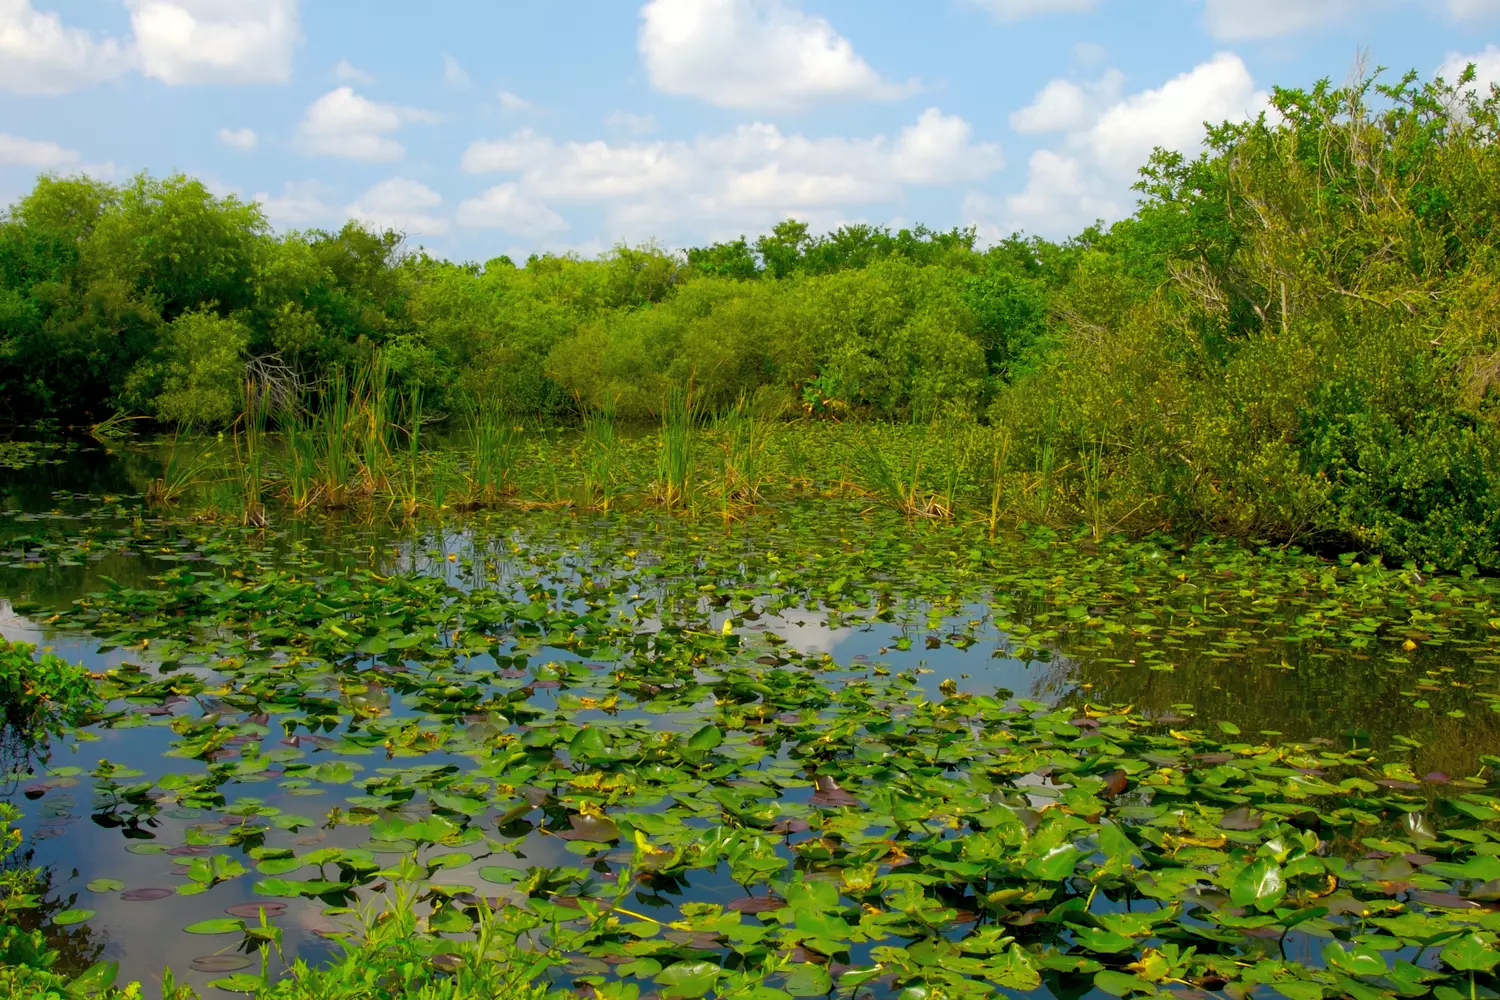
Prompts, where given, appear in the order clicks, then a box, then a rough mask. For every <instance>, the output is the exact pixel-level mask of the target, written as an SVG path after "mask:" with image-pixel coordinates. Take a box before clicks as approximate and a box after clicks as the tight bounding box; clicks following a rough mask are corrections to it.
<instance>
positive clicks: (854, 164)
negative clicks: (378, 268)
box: [460, 108, 1004, 237]
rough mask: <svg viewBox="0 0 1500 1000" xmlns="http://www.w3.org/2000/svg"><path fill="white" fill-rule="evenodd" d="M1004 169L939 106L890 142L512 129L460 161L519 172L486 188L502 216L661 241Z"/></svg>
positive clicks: (989, 147)
mask: <svg viewBox="0 0 1500 1000" xmlns="http://www.w3.org/2000/svg"><path fill="white" fill-rule="evenodd" d="M1003 165H1004V161H1003V157H1002V156H1001V151H1000V148H999V147H998V146H997V145H995V144H994V143H990V142H979V141H976V140H975V137H974V134H973V128H972V126H970V125H969V123H968V122H966V121H965V120H964V119H962V118H960V117H958V116H956V115H946V114H944V113H942V112H941V111H939V110H938V109H936V108H929V109H927V110H926V111H924V112H923V113H922V114H921V115H920V116H919V117H918V118H917V120H916V121H915V122H913V123H912V124H910V125H908V126H906V127H905V128H903V129H901V130H900V131H899V132H898V133H896V134H895V135H893V136H892V135H877V136H873V137H870V138H846V137H829V138H808V137H806V136H802V135H797V134H788V133H785V132H783V131H782V130H781V129H780V128H778V127H777V126H775V125H771V124H766V123H763V122H757V123H753V124H747V125H742V126H740V127H738V128H736V129H734V130H732V131H730V132H726V133H722V134H717V135H705V136H699V137H698V138H696V139H694V140H691V141H685V140H675V141H666V140H656V141H645V140H639V139H637V140H631V141H621V142H608V141H604V140H595V141H591V142H556V141H554V140H552V139H551V138H549V137H546V136H542V135H539V134H537V133H536V132H535V131H533V130H531V129H521V130H519V131H517V132H515V133H513V134H512V135H510V136H509V137H508V138H505V139H497V140H484V141H480V142H476V143H474V144H472V145H471V146H470V147H469V148H468V150H467V151H465V153H464V155H463V158H462V161H461V166H462V168H463V169H464V170H465V171H467V172H469V173H476V174H478V173H509V174H514V175H516V179H515V180H514V181H513V182H512V187H509V188H502V189H492V190H499V191H500V193H498V194H496V195H495V198H496V199H497V200H498V203H499V205H500V207H501V208H502V209H504V210H505V211H507V212H509V211H515V210H516V206H517V205H520V204H522V202H521V201H519V199H522V198H530V199H535V201H537V202H539V203H541V204H543V205H545V204H546V203H548V202H552V203H594V204H599V205H602V206H603V207H604V208H605V210H606V216H607V220H608V222H609V224H610V225H611V226H612V227H614V229H615V230H616V232H621V233H622V234H624V233H628V234H629V235H632V236H635V237H651V236H663V235H666V234H665V233H664V231H663V230H664V228H669V227H671V226H673V225H676V224H680V223H683V222H686V221H691V222H692V223H693V224H694V225H695V227H700V228H701V226H702V225H704V224H708V225H715V224H722V225H724V226H731V225H744V226H754V225H765V224H768V223H770V222H774V221H776V220H778V219H781V218H785V217H786V216H788V215H796V216H798V217H800V218H810V219H811V218H818V217H820V213H821V214H823V215H826V214H827V213H829V212H831V211H834V210H837V209H840V208H841V207H843V206H852V205H867V204H875V203H882V202H891V201H895V200H899V199H900V198H901V197H902V196H903V194H904V192H905V190H906V189H907V188H908V187H914V186H937V185H946V184H952V183H959V182H971V181H977V180H982V179H984V178H986V177H988V176H990V175H991V174H993V173H994V172H995V171H997V170H999V169H1001V168H1002V167H1003ZM471 207H473V208H476V209H477V207H478V206H477V205H474V206H471ZM460 214H461V215H462V214H463V212H462V210H461V212H460ZM517 231H519V230H517Z"/></svg>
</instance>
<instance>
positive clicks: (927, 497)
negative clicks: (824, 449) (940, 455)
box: [851, 425, 953, 518]
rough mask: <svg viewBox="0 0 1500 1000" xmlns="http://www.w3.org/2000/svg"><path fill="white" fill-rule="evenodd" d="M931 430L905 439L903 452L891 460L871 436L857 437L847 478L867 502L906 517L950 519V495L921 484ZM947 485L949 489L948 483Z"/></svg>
mask: <svg viewBox="0 0 1500 1000" xmlns="http://www.w3.org/2000/svg"><path fill="white" fill-rule="evenodd" d="M935 426H936V425H929V426H928V427H927V428H925V429H924V430H923V431H922V432H921V433H918V434H911V435H909V440H908V441H907V442H906V443H905V447H904V449H901V451H898V452H897V454H896V455H895V456H894V457H893V456H892V455H891V454H888V448H886V447H882V446H881V443H880V441H879V440H878V439H877V436H876V434H875V433H873V432H867V433H864V434H861V435H860V437H859V439H858V440H857V441H856V442H855V445H854V451H853V456H852V457H853V466H852V469H851V473H852V476H851V478H852V480H853V482H854V484H855V485H856V486H857V487H858V488H859V489H860V490H861V491H863V493H864V494H865V495H866V496H867V497H869V498H870V499H872V500H874V501H875V502H877V503H880V504H883V505H885V506H887V507H892V508H894V509H896V510H898V511H900V512H901V513H903V514H905V515H906V516H907V517H922V518H946V517H952V516H953V503H952V496H951V493H950V494H948V495H946V496H945V495H944V494H942V493H940V492H937V491H935V490H933V489H931V488H930V487H928V486H926V485H924V480H923V472H924V467H925V464H926V461H927V453H928V450H929V449H930V448H932V447H933V445H934V442H933V438H934V436H935V435H934V427H935ZM872 430H873V429H872ZM937 436H938V437H940V436H941V435H940V434H938V435H937ZM896 448H900V445H899V444H898V445H897V446H896ZM889 450H896V449H895V448H893V449H889ZM902 451H904V454H903V453H901V452H902ZM949 485H950V487H951V481H950V483H949Z"/></svg>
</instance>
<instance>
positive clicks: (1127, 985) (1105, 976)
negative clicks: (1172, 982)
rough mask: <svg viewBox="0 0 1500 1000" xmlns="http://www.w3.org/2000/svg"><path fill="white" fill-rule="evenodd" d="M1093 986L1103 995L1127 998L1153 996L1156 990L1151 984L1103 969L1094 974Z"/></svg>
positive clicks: (1134, 977)
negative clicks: (1137, 994)
mask: <svg viewBox="0 0 1500 1000" xmlns="http://www.w3.org/2000/svg"><path fill="white" fill-rule="evenodd" d="M1094 985H1095V986H1097V987H1099V989H1101V990H1103V991H1104V992H1105V993H1108V994H1109V995H1110V996H1115V997H1128V996H1130V995H1132V994H1134V993H1145V994H1148V995H1150V996H1155V995H1156V993H1157V989H1156V987H1155V986H1153V985H1152V984H1151V983H1148V982H1146V981H1145V980H1144V979H1140V978H1138V977H1136V976H1128V975H1126V974H1125V973H1123V972H1114V971H1111V970H1110V969H1105V970H1104V971H1102V972H1096V973H1094Z"/></svg>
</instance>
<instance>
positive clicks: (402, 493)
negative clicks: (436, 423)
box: [394, 389, 422, 517]
mask: <svg viewBox="0 0 1500 1000" xmlns="http://www.w3.org/2000/svg"><path fill="white" fill-rule="evenodd" d="M405 409H406V467H405V468H404V469H402V470H401V475H400V476H398V477H397V478H396V482H398V483H399V484H400V485H399V487H395V488H394V489H395V491H396V496H395V500H396V503H397V506H398V507H399V509H400V510H401V514H402V516H403V517H412V516H413V515H415V514H416V512H417V510H418V508H419V507H420V506H421V482H420V477H421V469H422V393H421V392H420V391H419V390H416V389H413V390H412V391H411V392H410V393H408V394H407V396H406V406H405Z"/></svg>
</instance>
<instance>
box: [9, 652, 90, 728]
mask: <svg viewBox="0 0 1500 1000" xmlns="http://www.w3.org/2000/svg"><path fill="white" fill-rule="evenodd" d="M101 707H102V706H101V705H100V703H99V701H98V698H97V697H96V696H95V694H94V689H93V682H92V681H91V680H90V679H89V675H88V671H86V670H84V669H83V668H82V667H80V666H77V665H75V664H72V663H69V662H68V661H66V660H64V659H62V658H61V657H59V656H57V655H56V654H55V653H52V652H45V651H44V652H40V653H38V652H37V649H36V647H35V646H31V645H28V644H26V643H24V642H7V641H5V640H3V639H0V716H3V718H4V721H5V722H7V723H10V724H11V725H15V726H21V727H26V728H29V727H32V726H34V725H38V724H41V725H42V726H43V728H47V729H52V728H56V727H59V726H76V725H80V724H82V723H83V722H85V721H87V720H89V719H90V718H92V717H93V716H95V715H96V714H97V713H98V711H99V709H100V708H101Z"/></svg>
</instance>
